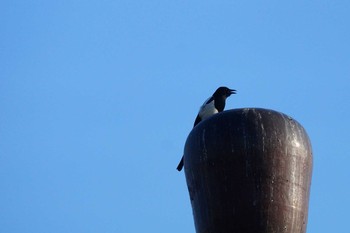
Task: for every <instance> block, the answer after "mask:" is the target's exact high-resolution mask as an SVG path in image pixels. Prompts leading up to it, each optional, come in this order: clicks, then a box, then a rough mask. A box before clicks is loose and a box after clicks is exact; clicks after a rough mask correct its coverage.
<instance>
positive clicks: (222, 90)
mask: <svg viewBox="0 0 350 233" xmlns="http://www.w3.org/2000/svg"><path fill="white" fill-rule="evenodd" d="M232 94H236V90H233V89H230V88H227V87H219V88H218V89H217V90H216V91H215V92H214V94H213V96H214V97H221V96H223V97H225V98H227V97H229V96H230V95H232Z"/></svg>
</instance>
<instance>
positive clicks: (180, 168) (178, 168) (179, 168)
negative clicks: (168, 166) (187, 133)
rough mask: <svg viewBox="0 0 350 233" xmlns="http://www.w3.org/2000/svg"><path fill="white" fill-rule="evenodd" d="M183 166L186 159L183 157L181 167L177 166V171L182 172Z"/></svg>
mask: <svg viewBox="0 0 350 233" xmlns="http://www.w3.org/2000/svg"><path fill="white" fill-rule="evenodd" d="M183 166H184V157H183V156H182V158H181V161H180V163H179V165H177V168H176V169H177V170H178V171H181V170H182V168H183Z"/></svg>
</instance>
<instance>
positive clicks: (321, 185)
mask: <svg viewBox="0 0 350 233" xmlns="http://www.w3.org/2000/svg"><path fill="white" fill-rule="evenodd" d="M0 12H1V14H0V29H1V37H0V64H1V65H0V109H1V114H0V187H1V188H0V189H1V192H0V232H4V233H17V232H18V233H23V232H33V233H47V232H50V233H55V232H57V233H61V232H72V233H73V232H74V233H75V232H84V233H85V232H87V233H89V232H104V233H112V232H113V233H134V232H154V233H163V232H167V233H173V232H174V233H175V232H176V233H178V232H186V233H193V232H195V230H194V225H193V218H192V210H191V206H190V200H189V195H188V191H187V187H186V183H185V177H184V174H183V173H178V172H177V171H176V170H175V168H176V166H177V163H178V161H179V159H180V157H181V155H182V151H183V146H184V142H185V140H186V137H187V135H188V133H189V132H190V130H191V128H192V125H193V121H194V118H195V116H196V114H197V111H198V108H199V106H200V105H201V104H202V103H203V101H204V100H205V99H206V98H207V97H208V95H210V94H212V92H213V91H214V90H215V89H216V88H217V87H218V86H220V85H226V86H229V87H231V88H234V89H237V90H238V95H236V96H234V97H231V98H230V99H228V102H227V109H231V108H241V107H262V108H269V109H274V110H277V111H281V112H283V113H286V114H288V115H290V116H292V117H293V118H295V119H296V120H298V121H299V122H300V123H301V124H302V125H303V126H304V127H305V128H306V130H307V132H308V134H309V136H310V138H311V141H312V145H313V151H314V172H313V180H312V189H311V201H310V212H309V223H308V233H329V232H348V228H349V227H348V225H347V223H348V221H349V208H350V204H349V197H350V185H349V179H350V175H349V174H350V172H349V163H350V157H349V150H348V144H349V139H350V138H349V131H350V124H349V118H350V110H349V101H350V94H349V89H350V43H349V41H350V30H349V29H350V15H349V12H350V2H349V1H322V0H319V1H291V2H283V3H282V2H281V1H268V2H266V1H254V2H247V1H231V0H230V1H203V0H202V1H197V0H195V1H182V0H180V1H167V0H165V1H164V0H162V1H160V0H159V1H155V0H150V1H130V0H119V1H77V0H73V1H43V0H42V1H36V0H34V1H18V0H11V1H10V0H4V1H1V3H0Z"/></svg>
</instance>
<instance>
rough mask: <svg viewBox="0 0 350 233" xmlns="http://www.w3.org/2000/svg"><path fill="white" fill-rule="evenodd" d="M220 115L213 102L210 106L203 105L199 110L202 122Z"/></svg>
mask: <svg viewBox="0 0 350 233" xmlns="http://www.w3.org/2000/svg"><path fill="white" fill-rule="evenodd" d="M216 113H218V110H217V109H216V108H215V106H214V101H211V102H210V103H208V104H204V105H202V107H201V108H200V110H199V116H200V118H201V119H202V120H205V119H206V118H208V117H210V116H212V115H214V114H216Z"/></svg>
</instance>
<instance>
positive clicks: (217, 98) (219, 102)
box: [176, 87, 236, 171]
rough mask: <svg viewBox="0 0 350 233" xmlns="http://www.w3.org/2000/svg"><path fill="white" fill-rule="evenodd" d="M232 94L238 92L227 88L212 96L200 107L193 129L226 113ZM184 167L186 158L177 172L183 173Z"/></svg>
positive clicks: (222, 88)
mask: <svg viewBox="0 0 350 233" xmlns="http://www.w3.org/2000/svg"><path fill="white" fill-rule="evenodd" d="M232 94H236V90H233V89H229V88H227V87H219V88H218V89H217V90H216V91H215V92H214V94H213V95H212V96H210V97H209V98H208V99H207V100H206V101H205V102H204V103H203V105H202V106H201V107H200V109H199V112H198V115H197V117H196V120H195V121H194V125H193V127H195V126H196V125H197V124H198V123H199V122H201V121H203V120H205V119H207V118H209V117H210V116H212V115H214V114H216V113H219V112H222V111H224V108H225V103H226V98H227V97H229V96H230V95H232ZM183 166H184V157H183V156H182V158H181V161H180V163H179V165H177V168H176V169H177V170H178V171H181V170H182V168H183Z"/></svg>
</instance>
